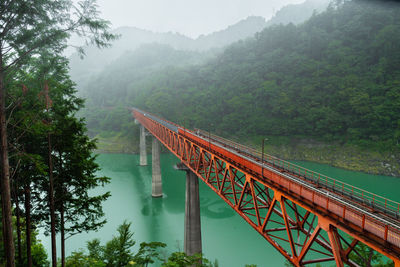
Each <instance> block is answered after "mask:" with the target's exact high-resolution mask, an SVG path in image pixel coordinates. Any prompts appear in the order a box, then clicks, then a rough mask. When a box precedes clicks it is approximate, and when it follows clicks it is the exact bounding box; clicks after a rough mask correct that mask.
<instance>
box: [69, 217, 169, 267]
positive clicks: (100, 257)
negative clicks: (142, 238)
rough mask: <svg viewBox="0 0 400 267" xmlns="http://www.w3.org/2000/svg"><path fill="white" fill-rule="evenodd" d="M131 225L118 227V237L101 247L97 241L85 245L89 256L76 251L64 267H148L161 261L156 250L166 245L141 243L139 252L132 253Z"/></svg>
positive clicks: (123, 224) (125, 224) (133, 242)
mask: <svg viewBox="0 0 400 267" xmlns="http://www.w3.org/2000/svg"><path fill="white" fill-rule="evenodd" d="M131 225H132V223H128V222H126V221H124V222H123V223H122V224H121V225H120V226H118V229H117V232H118V235H117V236H114V237H113V238H112V239H111V240H110V241H108V242H106V244H105V245H104V246H103V245H101V244H100V240H99V239H94V240H92V241H89V242H88V243H87V250H88V252H89V254H85V253H84V251H82V250H80V251H76V252H73V253H72V254H71V256H69V257H67V260H66V266H79V265H81V266H99V267H100V266H107V267H108V266H110V267H114V266H115V267H124V266H132V265H134V266H148V264H150V263H154V261H155V260H161V258H160V257H159V252H158V250H159V249H160V248H163V247H165V246H166V245H165V244H164V243H161V242H150V243H145V242H143V243H141V244H140V248H139V250H138V251H137V252H136V253H134V252H133V251H132V249H133V246H134V245H135V243H136V241H135V240H134V239H133V232H132V231H131V229H130V227H131Z"/></svg>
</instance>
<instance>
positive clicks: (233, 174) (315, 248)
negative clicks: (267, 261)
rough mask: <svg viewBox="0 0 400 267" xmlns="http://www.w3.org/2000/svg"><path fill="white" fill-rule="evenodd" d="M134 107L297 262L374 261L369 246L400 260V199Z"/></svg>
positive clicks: (176, 151)
mask: <svg viewBox="0 0 400 267" xmlns="http://www.w3.org/2000/svg"><path fill="white" fill-rule="evenodd" d="M132 114H133V116H134V118H135V119H136V120H137V121H139V122H140V123H141V124H142V125H143V126H144V127H145V128H146V129H147V130H148V131H149V132H150V133H151V134H153V135H154V136H155V137H156V138H157V139H159V140H160V142H161V143H163V145H164V146H165V147H167V148H168V149H169V150H170V151H171V152H172V153H173V154H175V155H176V156H177V157H178V158H179V159H180V160H181V161H182V162H183V163H184V164H185V165H186V166H187V167H188V168H189V169H191V170H192V171H193V172H194V173H195V174H196V175H197V176H198V177H199V178H200V179H201V180H202V181H203V182H204V183H206V184H207V185H208V186H209V187H210V188H211V189H212V190H213V191H214V192H215V193H216V194H218V195H219V196H220V197H221V198H222V199H223V200H224V201H225V202H226V203H227V204H228V205H229V206H231V208H232V209H234V210H235V211H236V212H237V213H238V214H239V215H240V216H241V217H242V218H243V219H244V220H246V222H247V223H248V224H250V225H251V226H252V227H253V228H254V229H255V230H256V231H257V232H258V233H259V234H261V235H262V236H263V237H264V238H265V239H266V240H267V241H268V242H269V243H270V244H271V245H272V246H274V247H275V248H276V249H277V250H278V251H279V252H280V253H281V254H282V255H283V256H284V257H285V258H286V259H287V260H288V261H290V262H291V263H292V264H294V265H295V266H304V265H307V264H313V263H320V262H325V261H334V262H335V263H336V265H337V266H344V264H346V265H348V266H359V265H358V264H360V263H361V266H367V262H368V260H370V258H369V257H372V254H371V253H369V252H370V250H368V249H367V257H366V256H365V253H362V251H363V250H366V249H365V248H367V247H369V248H372V249H373V250H375V251H377V252H379V253H381V254H383V255H385V256H387V257H389V258H390V259H392V260H393V261H394V264H395V266H396V267H400V220H399V209H400V204H399V203H397V202H394V201H390V200H388V199H385V198H382V197H380V196H378V195H375V194H372V193H369V192H367V191H364V190H361V189H359V188H356V187H353V186H351V185H348V184H345V183H342V182H340V181H337V180H334V179H331V178H329V177H326V176H323V175H321V174H318V173H315V172H312V171H310V170H307V169H304V168H301V167H299V166H296V165H294V164H291V163H289V162H285V161H283V160H280V159H277V158H275V157H272V156H269V155H261V154H260V153H259V152H257V151H255V150H252V149H250V148H248V147H245V146H242V145H240V144H237V143H234V142H231V141H229V140H226V139H223V138H220V137H218V136H215V135H211V134H210V133H207V132H203V131H200V130H195V131H190V130H187V129H184V128H182V127H180V126H179V125H177V124H174V123H172V122H169V121H166V120H164V119H161V118H159V117H157V116H154V115H152V114H150V113H146V112H143V111H141V110H138V109H132ZM356 248H359V249H356ZM368 258H369V259H368ZM363 261H365V265H364V264H363ZM357 263H358V264H357Z"/></svg>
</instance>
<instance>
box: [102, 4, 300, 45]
mask: <svg viewBox="0 0 400 267" xmlns="http://www.w3.org/2000/svg"><path fill="white" fill-rule="evenodd" d="M301 2H304V0H97V3H98V5H99V10H100V11H101V13H102V18H104V19H107V20H109V21H111V22H112V24H113V26H112V28H117V27H121V26H134V27H138V28H141V29H146V30H152V31H157V32H168V31H172V32H179V33H182V34H184V35H187V36H190V37H193V38H196V37H198V36H199V35H201V34H208V33H211V32H214V31H217V30H221V29H225V28H226V27H227V26H229V25H232V24H234V23H236V22H238V21H239V20H241V19H244V18H246V17H248V16H251V15H257V16H263V17H265V18H266V19H268V18H270V17H271V16H272V15H273V14H274V13H275V12H276V11H278V10H279V9H280V8H281V7H282V6H284V5H287V4H289V3H301Z"/></svg>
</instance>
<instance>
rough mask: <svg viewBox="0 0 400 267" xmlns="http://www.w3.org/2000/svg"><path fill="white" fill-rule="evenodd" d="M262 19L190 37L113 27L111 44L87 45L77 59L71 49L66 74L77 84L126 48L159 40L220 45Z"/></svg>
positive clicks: (189, 46) (184, 45) (186, 46)
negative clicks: (99, 47) (117, 36)
mask: <svg viewBox="0 0 400 267" xmlns="http://www.w3.org/2000/svg"><path fill="white" fill-rule="evenodd" d="M265 24H266V22H265V19H264V18H262V17H249V18H247V19H245V20H242V21H240V22H238V23H236V24H235V25H232V26H229V27H228V28H227V29H225V30H222V31H218V32H215V33H212V34H210V35H206V36H200V37H199V38H197V39H192V38H189V37H186V36H184V35H181V34H179V33H171V32H168V33H156V32H152V31H147V30H142V29H138V28H135V27H122V28H118V29H116V30H115V31H114V33H115V34H118V35H120V39H119V40H117V41H115V42H114V43H113V45H112V47H110V48H107V49H103V50H100V49H97V48H95V47H89V48H86V49H85V53H86V55H85V57H84V59H81V58H80V56H79V55H78V54H77V53H75V54H73V55H72V56H71V57H70V69H71V71H70V74H71V77H72V78H73V80H75V81H76V82H77V83H78V85H81V84H82V83H83V82H84V81H85V80H86V79H87V75H88V74H89V73H90V74H94V73H99V72H100V71H101V70H102V69H103V68H104V67H105V66H106V65H108V64H110V63H111V62H112V61H114V60H116V59H118V58H119V57H120V56H121V55H123V54H124V53H125V52H126V51H133V50H135V49H137V48H138V47H139V46H141V45H143V44H150V43H159V44H165V45H169V46H171V47H173V48H175V49H177V50H192V51H206V50H210V49H212V48H220V47H223V46H226V45H229V44H231V43H233V42H235V41H238V40H241V39H245V38H248V37H251V36H253V35H254V34H255V33H256V32H259V31H261V30H262V29H263V28H264V27H265Z"/></svg>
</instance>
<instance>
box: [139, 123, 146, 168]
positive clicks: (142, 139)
mask: <svg viewBox="0 0 400 267" xmlns="http://www.w3.org/2000/svg"><path fill="white" fill-rule="evenodd" d="M139 149H140V163H139V165H140V166H146V165H147V153H146V129H145V128H144V126H143V125H140V141H139Z"/></svg>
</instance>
